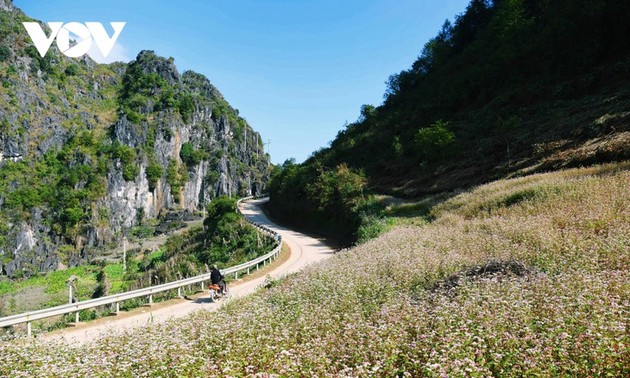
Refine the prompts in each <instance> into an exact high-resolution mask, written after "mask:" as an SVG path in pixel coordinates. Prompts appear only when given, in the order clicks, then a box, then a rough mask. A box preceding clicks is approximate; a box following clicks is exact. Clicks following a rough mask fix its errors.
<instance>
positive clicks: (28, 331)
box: [26, 322, 33, 337]
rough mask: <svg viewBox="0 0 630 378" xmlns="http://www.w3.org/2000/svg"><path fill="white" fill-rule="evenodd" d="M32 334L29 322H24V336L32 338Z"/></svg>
mask: <svg viewBox="0 0 630 378" xmlns="http://www.w3.org/2000/svg"><path fill="white" fill-rule="evenodd" d="M32 334H33V333H32V332H31V322H26V336H28V337H31V336H32Z"/></svg>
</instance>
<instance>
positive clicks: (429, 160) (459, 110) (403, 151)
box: [271, 0, 630, 242]
mask: <svg viewBox="0 0 630 378" xmlns="http://www.w3.org/2000/svg"><path fill="white" fill-rule="evenodd" d="M629 19H630V4H628V3H627V2H618V1H604V0H599V1H594V0H577V1H569V0H564V1H563V0H560V1H551V2H550V1H542V0H516V1H507V0H496V1H488V0H473V1H471V2H470V4H469V5H468V7H467V8H466V10H465V11H464V12H462V13H461V14H459V15H458V16H456V17H455V19H454V21H453V22H449V21H447V22H445V24H444V26H443V27H442V29H441V30H440V31H439V32H438V34H437V35H436V36H435V37H434V38H433V39H431V40H430V41H429V42H427V43H426V45H425V46H424V48H423V49H422V51H421V53H420V56H419V57H418V59H417V60H416V61H415V62H413V64H412V66H411V67H410V68H409V69H407V70H404V71H402V72H400V73H398V74H394V75H392V76H391V77H390V78H389V79H388V82H387V83H388V86H387V91H386V93H385V95H384V96H385V100H384V102H383V104H382V105H380V106H378V107H375V106H372V105H364V106H363V107H362V109H361V117H360V118H359V119H358V120H357V121H356V122H354V123H351V124H349V125H347V126H346V127H345V129H344V130H342V131H340V132H339V134H338V135H337V137H336V138H335V140H333V141H332V142H331V144H330V146H329V147H327V148H322V149H320V150H319V151H317V152H315V153H314V154H313V155H312V157H311V158H309V159H308V160H307V161H306V162H304V163H303V164H300V165H295V164H293V163H292V162H290V161H289V162H287V163H286V164H285V165H284V166H283V167H280V168H279V169H278V170H277V171H276V172H275V177H274V180H273V183H272V185H271V211H272V212H273V214H274V215H275V216H276V217H278V218H279V219H284V220H291V221H295V219H294V218H295V217H293V216H292V215H293V214H301V217H300V218H301V220H300V221H299V222H300V223H301V224H302V225H304V226H307V227H311V228H314V229H317V230H318V231H320V232H324V233H328V234H331V235H334V236H336V237H338V238H340V239H342V240H344V241H347V242H351V241H353V240H356V239H357V238H359V237H360V232H359V231H360V230H359V229H360V227H361V226H362V225H365V224H366V221H368V222H369V220H370V219H372V218H374V217H375V216H376V217H378V210H376V211H375V210H374V208H378V207H379V206H378V204H375V203H374V201H372V200H370V198H369V196H368V194H369V193H387V194H393V195H396V196H402V197H418V196H422V195H425V194H429V193H437V192H443V191H449V190H453V189H457V188H463V187H470V186H472V185H475V184H480V183H483V182H488V181H491V180H494V179H497V178H501V177H509V176H514V175H523V174H528V173H531V172H535V171H545V170H553V169H558V168H561V167H568V166H580V165H588V164H592V163H596V162H606V161H614V160H624V159H627V158H629V157H630V147H629V146H630V133H629V126H628V120H629V115H630V113H628V110H629V109H630V92H629V91H628V89H627V88H628V82H629V81H630V59H629V55H628V54H629V52H630V39H628V38H627V36H628V35H630V23H628V22H627V21H628V20H629Z"/></svg>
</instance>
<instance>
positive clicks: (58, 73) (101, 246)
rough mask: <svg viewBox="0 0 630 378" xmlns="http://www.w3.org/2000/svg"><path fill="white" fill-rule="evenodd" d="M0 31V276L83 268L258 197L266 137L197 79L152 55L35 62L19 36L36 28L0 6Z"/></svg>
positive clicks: (53, 53) (5, 4)
mask: <svg viewBox="0 0 630 378" xmlns="http://www.w3.org/2000/svg"><path fill="white" fill-rule="evenodd" d="M0 21H1V22H0V81H1V82H2V85H1V86H0V156H1V158H0V207H1V208H2V210H3V211H2V214H1V215H0V230H2V233H3V236H2V237H0V275H7V276H10V277H21V276H30V275H33V274H36V273H37V272H46V271H50V270H55V269H57V268H58V267H62V266H76V265H80V264H82V263H84V262H87V261H91V260H94V259H95V258H99V255H100V254H101V253H102V251H103V250H105V249H106V248H107V247H111V246H112V245H116V244H117V243H118V242H119V241H120V238H121V237H122V236H123V235H128V234H129V233H130V231H132V230H133V228H134V227H137V226H143V225H145V224H147V223H150V222H154V220H155V219H157V218H159V217H160V216H162V215H164V214H165V213H167V212H169V211H188V212H194V211H196V210H198V209H201V208H203V207H204V206H205V205H207V204H208V203H209V202H210V201H211V200H212V198H215V197H217V196H220V195H224V194H225V195H249V194H259V193H261V192H262V191H263V190H264V188H265V185H266V180H267V178H268V175H269V157H268V155H267V154H266V153H265V152H264V148H263V145H262V138H261V137H260V135H259V134H258V133H257V132H255V131H254V130H253V129H252V128H251V126H250V125H249V124H248V123H247V121H246V120H245V119H243V118H242V117H240V116H239V115H238V110H236V109H234V108H233V107H231V106H230V105H229V104H228V103H227V101H226V100H225V99H224V98H223V96H222V95H221V93H220V92H219V91H218V89H217V88H216V87H214V86H213V85H212V84H211V82H210V81H209V80H208V79H207V78H206V77H205V76H203V75H201V74H198V73H195V72H193V71H186V72H183V73H181V74H180V73H179V71H178V70H177V67H176V66H175V64H174V59H173V58H163V57H159V56H157V55H156V54H155V53H154V52H153V51H150V50H144V51H142V52H140V53H139V54H138V56H137V57H136V59H135V60H133V61H131V62H129V63H122V62H116V63H112V64H97V63H95V62H94V61H92V60H91V59H90V58H89V57H87V56H85V57H83V58H77V59H74V58H67V57H65V56H63V55H62V54H60V53H59V51H58V49H57V47H56V46H55V45H54V44H53V46H51V49H50V50H49V52H48V54H47V55H46V56H44V57H43V58H42V57H41V56H39V54H38V53H37V51H36V49H35V47H34V46H33V45H32V42H31V41H30V38H28V35H27V33H26V31H25V30H24V28H23V27H22V26H21V22H23V21H36V20H32V19H30V18H29V17H28V16H26V15H25V14H24V13H23V12H22V11H21V10H20V9H19V8H17V7H15V6H14V5H13V3H12V2H11V1H6V0H2V1H0ZM42 26H43V27H45V28H47V26H44V25H43V24H42Z"/></svg>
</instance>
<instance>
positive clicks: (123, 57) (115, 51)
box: [88, 42, 131, 63]
mask: <svg viewBox="0 0 630 378" xmlns="http://www.w3.org/2000/svg"><path fill="white" fill-rule="evenodd" d="M127 54H128V51H127V49H126V48H125V47H124V46H123V45H121V44H120V43H118V42H116V43H115V44H114V47H112V50H111V51H110V52H109V55H107V57H104V56H103V53H101V50H99V48H98V47H97V46H96V43H94V42H93V43H92V46H91V47H90V51H88V55H89V56H90V58H92V59H94V60H95V61H96V62H97V63H113V62H129V61H130V60H131V59H130V58H129V56H128V55H127Z"/></svg>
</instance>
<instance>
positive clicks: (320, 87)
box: [14, 0, 468, 163]
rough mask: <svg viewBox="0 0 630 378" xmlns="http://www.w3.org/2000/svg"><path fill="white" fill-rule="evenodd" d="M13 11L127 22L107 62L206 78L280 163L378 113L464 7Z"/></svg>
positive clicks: (106, 5) (120, 5)
mask: <svg viewBox="0 0 630 378" xmlns="http://www.w3.org/2000/svg"><path fill="white" fill-rule="evenodd" d="M14 3H15V5H17V6H18V7H20V8H21V9H22V10H24V12H26V13H27V14H28V15H29V16H31V17H34V18H36V19H39V20H42V21H45V22H49V21H63V22H70V21H77V22H86V21H100V22H103V23H108V22H110V21H126V22H127V25H126V26H125V29H124V30H123V31H122V34H121V35H120V38H119V39H118V42H117V45H116V46H115V47H114V50H113V51H112V53H111V55H110V56H109V58H116V59H121V60H132V59H133V58H135V56H136V55H137V54H138V52H140V51H141V50H145V49H146V50H155V52H156V53H157V54H159V55H163V56H167V57H169V56H171V57H173V58H175V63H176V65H177V67H178V69H179V70H180V72H183V71H184V70H187V69H192V70H194V71H197V72H200V73H202V74H204V75H206V76H207V77H208V78H209V79H210V81H211V82H212V83H213V84H214V85H215V86H217V88H218V89H219V90H220V91H221V92H222V93H223V95H224V96H225V98H226V99H227V100H228V102H230V104H231V105H232V106H233V107H235V108H237V109H239V111H240V115H241V116H242V117H244V118H246V119H247V120H248V122H249V123H250V124H251V125H252V127H253V128H254V129H255V130H256V131H258V132H260V133H261V135H262V137H263V140H264V141H265V142H267V141H268V140H270V141H271V144H270V152H271V157H272V162H273V163H282V162H283V161H284V160H285V159H288V158H290V157H293V158H295V159H296V160H297V161H303V160H304V159H306V158H307V157H308V156H309V155H310V154H311V153H312V152H313V151H315V150H317V149H319V148H320V147H324V146H326V145H327V144H328V142H329V141H331V140H332V139H334V137H335V135H336V134H337V132H338V131H339V130H341V129H342V128H343V126H344V124H345V122H353V121H355V120H356V119H357V117H358V115H359V109H360V107H361V105H362V104H373V105H379V104H380V103H381V102H382V100H383V93H384V92H385V80H387V78H388V77H389V75H391V74H393V73H397V72H399V71H401V70H403V69H406V68H409V67H410V66H411V64H412V62H413V61H414V60H415V58H416V57H417V56H418V54H419V53H420V51H421V50H422V47H423V45H424V44H425V43H426V42H427V41H428V40H429V39H430V38H431V37H433V36H435V35H436V34H437V32H438V30H439V29H440V27H441V25H442V23H443V22H444V20H445V19H447V18H448V19H451V20H452V19H453V18H454V16H455V15H456V14H458V13H461V12H462V11H463V10H464V9H465V8H466V5H467V4H468V0H423V1H421V0H415V1H412V0H394V1H392V0H362V1H354V0H353V1H339V0H337V1H332V0H324V1H315V0H311V1H306V0H247V1H241V0H230V1H218V0H208V1H202V0H195V1H188V2H183V1H182V2H179V1H147V0H142V1H129V0H127V1H119V0H108V1H85V0H68V1H55V0H28V1H27V0H14ZM107 28H108V30H109V31H110V33H111V29H110V27H109V24H107Z"/></svg>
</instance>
